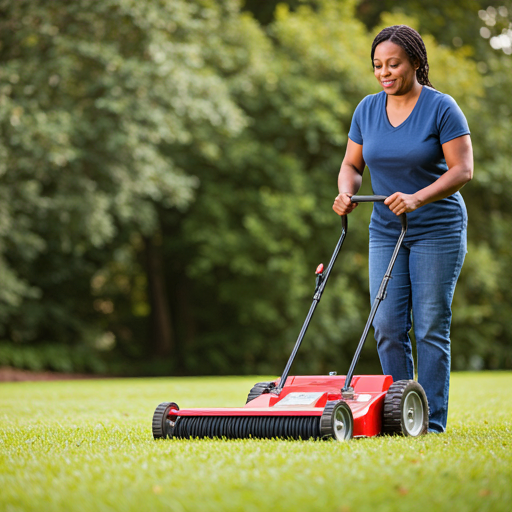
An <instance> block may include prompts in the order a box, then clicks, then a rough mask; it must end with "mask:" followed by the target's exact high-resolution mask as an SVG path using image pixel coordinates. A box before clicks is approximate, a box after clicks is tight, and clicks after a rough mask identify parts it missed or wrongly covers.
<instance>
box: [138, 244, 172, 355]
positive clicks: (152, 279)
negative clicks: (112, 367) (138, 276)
mask: <svg viewBox="0 0 512 512" xmlns="http://www.w3.org/2000/svg"><path fill="white" fill-rule="evenodd" d="M144 245H145V251H146V269H147V277H148V292H149V303H150V306H151V333H152V342H153V343H152V345H153V354H154V355H156V356H166V355H169V354H170V353H171V351H172V349H173V347H174V333H173V328H172V319H171V310H170V307H169V299H168V297H167V291H166V289H165V275H164V268H163V259H162V251H161V239H160V236H159V235H155V236H153V237H144Z"/></svg>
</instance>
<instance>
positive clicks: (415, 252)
mask: <svg viewBox="0 0 512 512" xmlns="http://www.w3.org/2000/svg"><path fill="white" fill-rule="evenodd" d="M397 238H398V233H396V236H395V234H390V236H389V237H383V236H382V235H378V236H372V235H371V234H370V295H371V298H372V303H373V300H374V299H375V296H376V294H377V291H378V289H379V286H380V283H381V280H382V277H383V276H384V273H385V271H386V269H387V266H388V264H389V260H390V259H391V254H392V252H393V249H394V247H395V244H396V241H397ZM466 248H467V242H466V228H465V227H464V228H463V229H462V230H460V231H458V232H457V233H454V234H453V235H452V236H449V237H443V238H440V239H430V240H428V239H427V240H417V241H408V240H407V237H406V238H405V240H404V243H403V245H402V247H401V249H400V251H399V253H398V257H397V260H396V263H395V266H394V268H393V272H392V276H393V277H392V279H391V280H390V281H389V285H388V288H387V296H386V298H385V299H384V300H383V301H382V302H381V304H380V306H379V309H378V310H377V314H376V315H375V319H374V321H373V327H374V329H375V339H376V341H377V350H378V352H379V358H380V362H381V365H382V370H383V372H384V374H385V375H391V376H392V377H393V380H394V381H396V380H402V379H413V378H414V361H413V355H412V346H411V339H410V337H409V332H410V330H411V328H412V326H413V325H414V336H415V338H416V352H417V364H418V382H419V383H420V384H421V385H422V386H423V388H424V389H425V393H426V395H427V399H428V403H429V408H430V417H429V430H430V431H435V432H444V431H445V429H446V421H447V417H448V393H449V385H450V324H451V319H452V310H451V305H452V299H453V293H454V291H455V284H456V282H457V279H458V277H459V274H460V270H461V268H462V264H463V262H464V257H465V255H466Z"/></svg>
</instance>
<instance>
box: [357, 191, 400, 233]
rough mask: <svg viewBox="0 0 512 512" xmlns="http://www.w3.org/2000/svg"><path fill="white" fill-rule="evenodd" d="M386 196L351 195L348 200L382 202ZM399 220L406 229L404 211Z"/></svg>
mask: <svg viewBox="0 0 512 512" xmlns="http://www.w3.org/2000/svg"><path fill="white" fill-rule="evenodd" d="M387 198H388V196H377V195H373V196H357V195H356V196H352V197H351V198H350V200H351V201H352V202H353V203H383V202H384V201H385V200H386V199H387ZM400 222H401V224H402V229H405V230H407V217H406V216H405V213H402V215H400Z"/></svg>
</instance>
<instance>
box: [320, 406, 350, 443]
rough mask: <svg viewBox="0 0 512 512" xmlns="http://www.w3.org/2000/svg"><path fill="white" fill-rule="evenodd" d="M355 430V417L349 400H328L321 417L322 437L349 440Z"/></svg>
mask: <svg viewBox="0 0 512 512" xmlns="http://www.w3.org/2000/svg"><path fill="white" fill-rule="evenodd" d="M353 432H354V417H353V416H352V411H351V410H350V407H349V406H348V404H347V402H345V401H343V400H339V401H338V402H335V401H333V402H327V404H326V406H325V408H324V412H323V413H322V417H321V418H320V437H321V438H323V439H326V438H327V439H329V438H333V439H334V440H335V441H349V440H350V439H352V434H353Z"/></svg>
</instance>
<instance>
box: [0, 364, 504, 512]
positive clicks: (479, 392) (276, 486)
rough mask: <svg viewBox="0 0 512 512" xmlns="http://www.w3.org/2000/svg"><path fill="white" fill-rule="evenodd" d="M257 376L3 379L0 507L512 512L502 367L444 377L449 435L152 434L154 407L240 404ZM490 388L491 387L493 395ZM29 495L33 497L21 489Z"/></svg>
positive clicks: (70, 510)
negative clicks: (340, 438) (160, 437)
mask: <svg viewBox="0 0 512 512" xmlns="http://www.w3.org/2000/svg"><path fill="white" fill-rule="evenodd" d="M259 380H266V378H265V377H263V378H260V377H250V378H248V377H245V378H173V379H122V380H117V379H112V380H93V381H72V382H66V383H62V382H60V383H59V382H37V383H15V384H5V383H4V384H2V385H1V386H0V410H1V411H2V414H1V415H0V485H1V489H2V492H1V493H0V508H1V509H2V510H23V511H26V512H31V511H39V510H51V511H54V512H59V511H66V512H73V511H80V512H83V511H89V510H105V509H109V510H112V511H117V510H122V511H139V510H146V509H150V510H155V511H159V510H173V511H174V510H176V511H179V510H185V511H194V510H206V511H218V510H226V511H237V512H238V511H240V512H241V511H246V510H254V511H268V510H271V509H272V508H274V507H275V506H276V503H279V507H280V508H281V509H283V510H301V511H325V510H358V511H361V512H366V511H375V510H393V511H399V512H402V511H410V510H416V509H417V508H418V504H419V503H421V507H422V509H423V510H425V512H430V511H435V512H438V511H442V512H444V511H451V510H453V509H454V507H455V508H457V509H458V510H464V511H468V512H472V511H475V512H476V511H481V510H492V511H496V512H507V511H508V510H510V503H511V500H512V491H511V487H510V480H511V478H512V424H511V421H510V417H511V414H512V407H511V402H510V398H509V389H510V386H511V385H512V375H511V374H510V372H507V373H505V372H495V373H485V372H482V373H479V374H459V373H455V374H454V375H453V377H452V387H451V403H450V416H449V421H448V431H447V433H446V434H442V435H434V434H433V435H427V436H424V437H422V438H414V439H411V438H390V437H377V438H372V439H360V440H352V441H350V442H348V443H335V442H314V441H300V442H299V441H277V440H239V441H222V440H178V441H170V440H165V441H155V440H153V439H152V435H151V418H152V414H153V411H154V409H155V407H156V406H157V405H158V404H159V403H160V402H163V401H167V400H175V401H176V402H177V403H178V404H179V405H180V406H181V407H201V406H207V407H208V406H209V407H216V406H239V405H240V404H243V403H244V402H245V398H246V396H247V393H248V391H249V389H250V388H251V386H252V384H254V382H256V381H259ZM490 390H492V392H489V391H490ZM27 490H29V492H28V491H27Z"/></svg>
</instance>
